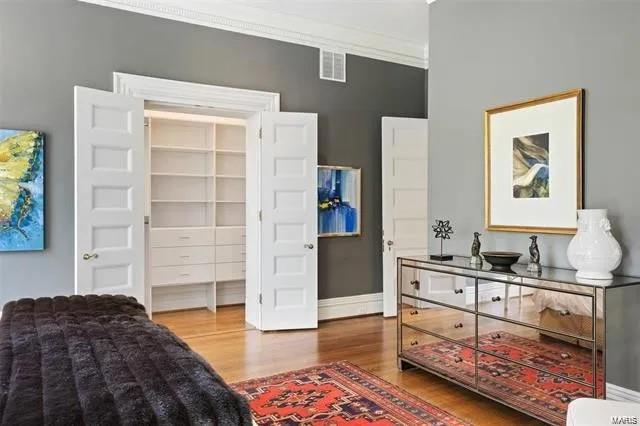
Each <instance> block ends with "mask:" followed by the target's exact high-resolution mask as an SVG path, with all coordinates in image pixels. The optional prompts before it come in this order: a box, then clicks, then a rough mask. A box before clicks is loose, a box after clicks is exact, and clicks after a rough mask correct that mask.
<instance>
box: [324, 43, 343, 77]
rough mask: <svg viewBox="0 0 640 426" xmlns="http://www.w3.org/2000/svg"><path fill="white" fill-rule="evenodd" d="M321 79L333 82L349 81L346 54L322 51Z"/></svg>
mask: <svg viewBox="0 0 640 426" xmlns="http://www.w3.org/2000/svg"><path fill="white" fill-rule="evenodd" d="M320 78H321V79H323V80H332V81H341V82H343V83H344V82H346V81H347V57H346V55H345V54H344V53H336V52H331V51H329V50H322V49H320Z"/></svg>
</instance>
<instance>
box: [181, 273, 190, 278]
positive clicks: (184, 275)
mask: <svg viewBox="0 0 640 426" xmlns="http://www.w3.org/2000/svg"><path fill="white" fill-rule="evenodd" d="M189 275H191V274H189V273H184V274H180V276H181V277H188V276H189Z"/></svg>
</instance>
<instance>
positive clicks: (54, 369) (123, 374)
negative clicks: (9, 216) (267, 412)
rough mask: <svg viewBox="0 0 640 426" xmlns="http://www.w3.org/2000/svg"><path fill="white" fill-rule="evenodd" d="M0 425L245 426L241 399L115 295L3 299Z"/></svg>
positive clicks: (180, 343) (248, 418)
mask: <svg viewBox="0 0 640 426" xmlns="http://www.w3.org/2000/svg"><path fill="white" fill-rule="evenodd" d="M0 421H1V423H2V424H3V425H40V424H46V425H53V424H59V425H81V424H87V425H118V424H127V425H134V424H135V425H146V424H171V425H183V424H198V425H201V424H210V425H250V424H251V415H250V412H249V408H248V405H247V403H246V401H245V400H244V399H242V398H241V397H240V396H238V395H237V394H236V393H234V392H233V391H232V390H231V389H230V388H229V387H228V386H227V385H226V383H225V382H224V381H223V380H222V378H220V376H218V375H217V374H216V373H215V371H213V370H212V369H211V367H210V366H209V365H208V364H207V362H206V361H204V360H203V359H202V358H201V357H199V356H198V355H197V354H196V353H194V352H193V351H191V350H190V349H189V347H188V346H187V345H186V344H185V343H184V342H183V341H181V340H180V339H179V338H177V337H176V336H175V335H174V334H173V333H171V332H170V331H169V330H168V329H167V328H165V327H163V326H160V325H158V324H155V323H154V322H152V321H150V320H149V318H148V317H147V315H146V313H145V311H144V307H143V306H142V305H140V304H138V303H137V302H136V300H135V299H133V298H128V297H125V296H93V295H90V296H71V297H54V298H40V299H36V300H33V299H21V300H18V301H15V302H9V303H7V304H6V305H5V306H4V308H3V311H2V319H1V320H0Z"/></svg>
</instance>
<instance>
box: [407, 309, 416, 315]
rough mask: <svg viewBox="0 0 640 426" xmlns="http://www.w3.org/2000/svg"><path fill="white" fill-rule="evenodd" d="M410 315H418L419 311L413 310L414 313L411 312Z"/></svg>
mask: <svg viewBox="0 0 640 426" xmlns="http://www.w3.org/2000/svg"><path fill="white" fill-rule="evenodd" d="M409 315H418V311H416V310H413V311H411V312H409Z"/></svg>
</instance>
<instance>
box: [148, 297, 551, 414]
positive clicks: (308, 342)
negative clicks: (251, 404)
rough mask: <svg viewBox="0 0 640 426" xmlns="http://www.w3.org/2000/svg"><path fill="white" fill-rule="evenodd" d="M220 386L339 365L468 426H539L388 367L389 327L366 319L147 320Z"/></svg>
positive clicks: (392, 343)
mask: <svg viewBox="0 0 640 426" xmlns="http://www.w3.org/2000/svg"><path fill="white" fill-rule="evenodd" d="M153 319H154V320H155V321H156V322H158V323H161V324H164V325H166V326H167V327H169V328H170V329H171V330H172V331H174V332H175V333H176V334H177V335H178V336H180V337H181V338H183V339H184V340H185V341H186V342H187V343H188V344H189V345H190V346H191V348H192V349H193V350H195V351H196V352H198V353H199V354H200V355H202V356H203V357H204V358H205V359H206V360H207V361H208V362H209V363H210V364H211V365H212V366H213V368H214V369H215V370H216V371H217V372H218V373H219V374H220V375H221V376H222V377H223V378H224V379H225V380H226V381H227V382H236V381H241V380H245V379H249V378H255V377H262V376H269V375H272V374H275V373H279V372H284V371H288V370H294V369H299V368H304V367H310V366H313V365H317V364H322V363H327V362H333V361H341V360H346V361H350V362H352V363H354V364H356V365H358V366H359V367H361V368H364V369H365V370H368V371H370V372H372V373H373V374H375V375H377V376H379V377H381V378H383V379H385V380H387V381H389V382H391V383H393V384H396V385H398V386H400V387H401V388H403V389H405V390H407V391H408V392H410V393H412V394H414V395H417V396H419V397H420V398H422V399H424V400H425V401H428V402H430V403H432V404H434V405H436V406H438V407H440V408H442V409H444V410H446V411H448V412H450V413H452V414H455V415H456V416H458V417H460V418H462V419H464V420H466V421H468V422H470V423H472V424H474V425H538V424H541V423H539V422H537V421H536V420H533V419H531V418H529V417H527V416H524V415H523V414H520V413H518V412H517V411H515V410H512V409H510V408H507V407H505V406H503V405H500V404H498V403H495V402H493V401H490V400H489V399H487V398H483V397H481V396H478V395H475V394H474V393H472V392H470V391H467V390H465V389H462V388H460V387H458V386H456V385H453V384H451V383H449V382H447V381H446V380H443V379H440V378H438V377H436V376H433V375H431V374H428V373H426V372H423V371H421V370H417V369H416V370H408V371H405V372H400V371H399V370H398V369H397V367H396V321H395V319H393V318H390V319H384V318H383V317H382V316H379V315H376V316H369V317H362V318H352V319H345V320H336V321H327V322H322V323H320V327H319V328H318V329H317V330H306V331H285V332H260V331H257V330H255V329H245V323H244V308H243V307H242V306H234V307H223V308H219V309H218V312H217V313H216V314H213V313H211V312H209V311H207V310H204V309H203V310H193V311H184V312H172V313H162V314H155V315H154V316H153Z"/></svg>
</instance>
